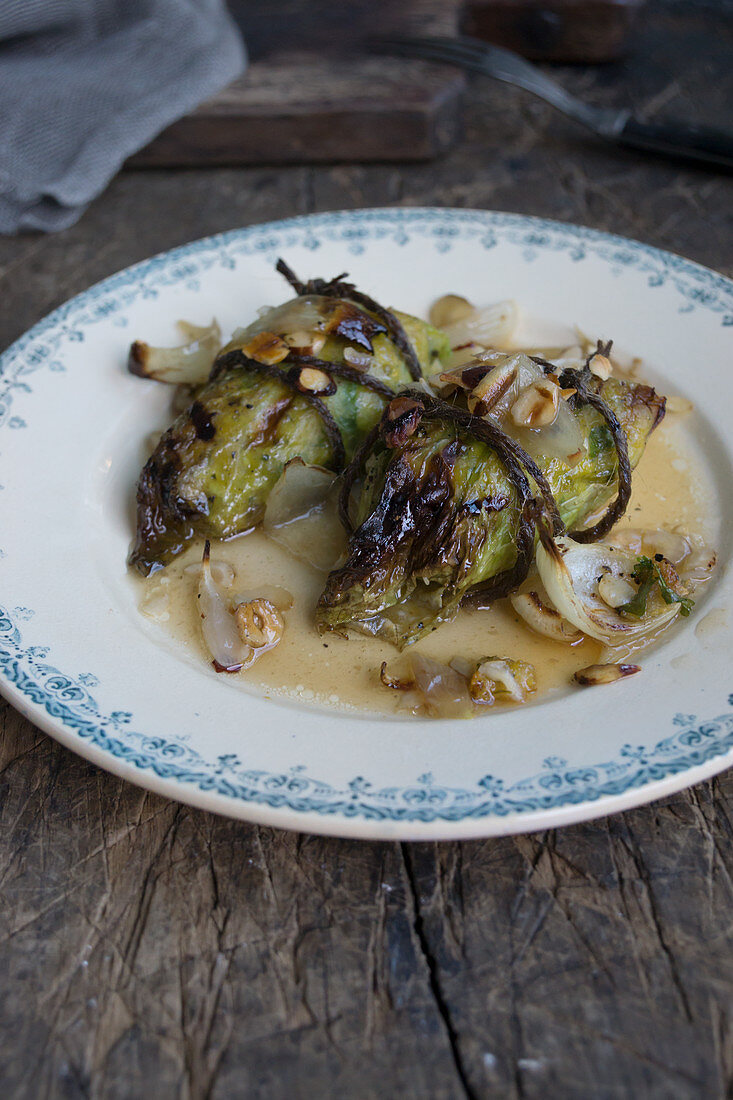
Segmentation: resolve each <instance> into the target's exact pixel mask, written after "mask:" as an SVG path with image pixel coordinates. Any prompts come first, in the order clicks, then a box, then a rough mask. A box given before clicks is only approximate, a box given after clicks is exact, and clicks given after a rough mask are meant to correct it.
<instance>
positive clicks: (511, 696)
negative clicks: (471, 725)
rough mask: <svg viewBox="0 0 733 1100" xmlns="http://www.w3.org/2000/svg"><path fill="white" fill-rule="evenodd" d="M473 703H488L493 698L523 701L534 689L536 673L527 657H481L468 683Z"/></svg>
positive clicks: (516, 701)
mask: <svg viewBox="0 0 733 1100" xmlns="http://www.w3.org/2000/svg"><path fill="white" fill-rule="evenodd" d="M468 690H469V692H470V695H471V698H472V699H473V701H474V703H483V704H484V705H485V706H491V705H492V704H493V703H494V702H499V703H506V702H513V703H523V702H524V701H525V700H526V698H527V695H528V694H529V693H531V692H533V691H536V690H537V677H536V675H535V670H534V668H533V666H532V665H530V664H528V663H527V661H513V660H510V659H508V658H504V657H484V658H482V660H480V661H479V662H478V666H477V668H476V671H475V672H474V673H473V675H472V677H471V679H470V680H469V683H468Z"/></svg>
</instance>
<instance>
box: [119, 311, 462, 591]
mask: <svg viewBox="0 0 733 1100" xmlns="http://www.w3.org/2000/svg"><path fill="white" fill-rule="evenodd" d="M384 312H385V313H386V312H387V311H384ZM396 316H398V317H399V321H400V322H401V326H402V329H403V331H404V332H405V333H406V334H407V337H408V339H409V340H410V343H411V346H412V348H413V349H414V353H415V355H416V356H417V359H418V361H419V363H420V365H421V367H422V368H423V369H425V370H428V369H431V370H435V364H436V363H437V362H438V361H439V360H440V358H441V357H445V358H446V359H447V356H448V354H449V349H448V347H447V341H446V340H445V337H444V336H443V335H442V334H441V333H440V332H439V331H438V330H437V329H435V328H433V327H432V326H431V325H428V324H427V323H425V322H422V321H419V320H417V319H416V318H414V317H410V316H408V315H406V314H398V315H396ZM410 381H411V373H410V371H409V370H408V367H407V365H406V363H405V360H404V357H403V355H402V353H401V351H400V350H399V349H398V347H397V346H396V345H395V342H394V340H393V338H392V336H391V334H390V332H389V331H388V329H387V327H386V325H385V324H384V323H383V322H382V321H381V320H380V318H379V317H376V316H374V315H373V314H372V313H371V312H370V311H369V310H367V309H365V308H364V307H362V306H360V305H357V304H355V303H353V302H351V301H349V300H347V299H342V298H337V297H334V296H328V295H316V294H307V295H304V296H301V297H298V298H296V299H294V300H293V301H290V302H286V303H285V304H284V305H282V306H278V307H276V308H274V309H272V310H270V311H268V312H266V313H265V314H263V315H262V316H261V317H259V318H258V320H257V321H255V322H254V323H253V324H252V325H250V326H249V327H248V328H246V329H240V330H238V331H237V332H236V333H235V335H234V337H233V338H232V340H231V342H230V343H229V344H228V345H227V346H226V347H225V348H224V349H222V351H221V352H220V354H219V356H218V357H217V359H216V361H215V363H214V367H213V369H212V372H211V377H210V380H209V382H208V383H207V384H206V385H204V386H203V387H202V388H200V389H199V390H198V391H197V392H196V393H195V399H194V400H193V401H192V403H191V404H190V405H189V407H188V408H187V409H186V410H185V411H184V412H183V413H182V414H181V415H180V416H179V417H178V419H177V420H176V421H175V422H174V424H173V425H172V426H171V427H170V428H169V430H168V431H167V432H166V433H165V434H164V436H163V437H162V439H161V440H160V443H159V444H158V446H157V447H156V449H155V452H154V453H153V455H152V456H151V457H150V459H149V460H148V462H147V463H146V465H145V467H144V469H143V471H142V473H141V475H140V480H139V483H138V490H137V535H136V539H135V543H134V545H133V548H132V551H131V554H130V561H131V563H132V564H133V565H135V566H136V567H137V568H138V569H139V570H140V572H142V573H144V574H148V573H151V572H153V571H154V570H156V569H158V568H160V567H162V566H163V565H165V564H166V563H167V562H169V561H170V560H171V559H172V558H173V557H174V556H175V555H176V554H178V553H179V552H180V550H181V549H182V548H183V547H184V546H185V544H186V543H187V542H188V540H189V539H191V538H192V537H193V535H195V534H198V535H203V536H206V537H216V538H229V537H231V536H232V535H236V534H239V533H241V532H243V531H246V530H248V529H250V528H251V527H253V526H254V525H255V524H257V523H259V521H260V520H261V519H262V517H263V514H264V509H265V505H266V502H267V497H268V494H269V492H270V490H271V489H272V487H273V486H274V485H275V483H276V482H277V481H278V479H279V477H280V476H281V474H282V472H283V469H284V468H285V466H286V464H287V463H288V462H290V461H291V460H292V459H294V458H296V457H298V458H302V459H303V461H304V462H306V463H308V464H310V465H320V466H325V467H327V468H328V469H331V470H335V471H338V470H340V469H341V468H342V467H343V466H344V465H345V463H346V462H348V461H349V459H350V458H351V456H352V455H353V453H354V451H355V450H356V448H357V446H358V445H359V444H360V443H361V442H362V440H363V439H364V437H365V435H366V434H367V433H368V432H369V430H370V429H371V428H372V427H373V426H374V424H375V423H377V421H378V420H379V418H380V416H381V414H382V411H383V409H384V406H385V403H386V401H387V400H388V399H389V398H390V396H391V395H392V393H393V392H394V391H395V390H397V389H399V388H401V387H402V386H404V385H405V384H406V383H408V382H410Z"/></svg>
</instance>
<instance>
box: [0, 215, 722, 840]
mask: <svg viewBox="0 0 733 1100" xmlns="http://www.w3.org/2000/svg"><path fill="white" fill-rule="evenodd" d="M415 236H419V237H422V238H426V237H427V238H429V239H430V240H431V241H432V243H433V245H434V247H435V249H436V251H437V252H438V253H441V252H446V251H448V250H449V249H450V248H452V247H453V245H454V244H455V243H456V242H457V241H460V240H462V239H466V238H467V237H470V239H471V240H473V241H476V240H478V241H479V242H480V243H481V245H482V246H483V247H484V248H485V249H487V250H490V249H493V248H494V247H496V245H497V244H498V243H499V242H503V241H506V242H509V243H511V244H514V245H519V246H521V247H522V249H523V255H524V258H525V260H527V261H528V262H531V260H532V259H534V258H535V256H536V255H538V254H539V253H540V252H546V251H548V250H550V251H553V252H563V253H565V254H566V255H567V256H569V258H570V259H571V260H572V261H573V262H574V263H582V262H583V261H584V260H586V259H588V258H590V257H596V258H600V259H602V260H603V261H605V262H606V263H608V264H610V265H611V268H612V270H618V271H619V272H621V271H623V270H624V269H628V268H633V269H635V270H637V271H639V272H641V273H642V274H643V275H645V276H646V280H647V283H648V285H649V286H650V287H652V288H653V287H660V286H672V287H673V288H674V290H675V291H676V292H677V294H678V295H679V298H680V306H679V308H680V311H681V312H690V311H692V310H695V309H703V310H706V311H709V312H712V313H714V314H716V315H718V317H719V320H720V323H721V324H722V325H733V282H731V281H730V280H729V279H726V278H725V277H724V276H722V275H718V274H716V273H715V272H712V271H708V270H707V269H705V268H703V267H700V266H698V265H697V264H694V263H691V262H690V261H688V260H685V259H683V258H682V257H679V256H674V255H672V254H670V253H665V252H661V251H659V250H658V249H655V248H652V247H650V246H648V245H643V244H640V243H638V242H634V241H628V240H625V239H623V238H620V237H614V236H612V235H610V234H605V233H600V232H598V231H596V230H592V229H585V228H582V227H579V226H572V225H563V224H561V223H558V222H551V221H546V220H543V219H537V218H528V217H524V216H522V215H516V214H498V213H489V212H483V211H464V210H441V209H437V210H430V209H428V210H421V209H405V210H393V209H388V210H362V211H355V212H345V213H333V214H317V215H311V216H307V217H303V218H295V219H292V220H288V221H283V222H274V223H269V224H267V225H262V226H255V227H252V228H250V229H244V230H233V231H231V232H229V233H224V234H221V235H219V236H217V237H211V238H207V239H204V240H201V241H196V242H194V243H192V244H189V245H185V246H183V247H182V248H178V249H175V250H174V251H172V252H169V253H165V254H163V255H160V256H155V257H153V258H152V259H150V260H146V261H144V262H143V263H141V264H138V265H136V266H135V267H132V268H128V269H126V270H125V271H122V272H120V273H118V274H117V275H113V276H112V277H111V278H109V279H106V280H105V281H104V282H102V283H99V284H97V285H96V286H94V287H92V288H91V289H90V290H88V291H86V292H85V293H83V294H81V295H79V296H78V297H77V298H74V299H72V300H71V301H70V302H67V303H66V304H65V305H63V306H61V307H60V308H59V309H57V310H56V311H54V312H53V313H51V314H50V315H49V316H48V317H46V318H44V319H43V320H42V321H40V322H39V323H38V324H37V325H36V326H34V328H32V329H31V330H30V331H29V332H28V333H27V334H26V335H25V336H23V337H21V339H20V340H18V341H17V342H16V343H15V344H14V345H13V346H12V347H11V348H10V349H9V350H8V351H7V352H5V354H4V355H3V356H2V357H0V427H4V428H9V429H11V430H12V429H17V428H22V427H25V422H24V421H23V420H22V419H21V418H19V417H14V416H12V415H11V405H12V399H13V395H14V393H16V392H19V391H22V392H30V390H31V386H30V384H29V382H28V381H27V378H28V376H29V375H31V374H33V373H35V372H37V371H38V370H40V369H42V368H47V369H49V370H52V371H63V370H64V364H63V362H62V361H61V360H60V359H59V358H57V353H58V350H59V347H60V345H61V343H62V342H63V341H64V340H72V341H73V340H78V341H82V340H83V339H84V327H85V326H88V325H90V324H94V323H95V322H97V321H100V320H103V319H109V318H110V317H111V318H112V320H113V323H124V320H125V318H124V314H123V312H122V311H123V310H124V309H125V308H126V307H127V306H129V305H130V304H132V303H133V302H134V301H136V300H137V299H139V298H141V297H145V298H155V297H157V295H158V293H159V288H160V287H163V286H172V285H177V284H181V285H184V286H185V287H186V288H187V289H190V290H196V289H197V288H198V279H199V277H200V275H201V274H202V273H203V272H205V271H207V270H208V269H209V268H211V267H212V266H214V265H217V264H218V265H221V266H223V267H228V268H233V267H235V266H236V264H237V262H238V259H239V257H245V256H249V255H257V254H264V255H265V256H266V257H267V258H269V259H272V258H274V256H275V255H276V254H277V253H279V252H281V251H283V250H286V249H288V248H292V247H296V246H297V247H306V248H309V249H311V250H313V251H316V250H317V249H318V248H319V247H320V246H321V244H322V242H323V241H339V242H342V243H344V244H345V246H346V248H347V251H349V252H351V253H352V254H354V255H358V254H359V253H360V252H363V251H364V249H365V247H366V244H367V243H368V242H372V241H375V240H384V239H389V240H391V241H392V242H394V243H397V244H398V245H406V244H408V243H409V241H410V240H411V239H412V238H413V237H415ZM32 614H33V612H32V610H29V609H25V608H15V609H14V610H13V611H12V612H11V611H7V610H5V609H2V608H0V673H2V676H3V678H4V680H5V682H6V683H7V684H8V685H12V687H13V688H14V689H15V691H16V692H18V693H20V694H21V695H22V696H24V697H25V698H26V699H27V700H28V701H29V702H30V703H33V704H36V705H37V706H39V707H41V708H42V710H43V711H44V712H45V714H46V715H48V717H49V718H50V719H52V720H53V721H54V722H60V723H63V725H64V726H65V727H66V729H68V730H70V731H72V732H73V733H74V734H76V736H78V737H79V738H80V739H81V741H83V742H86V743H89V744H92V745H94V746H95V747H96V748H97V749H100V750H102V751H104V752H106V753H108V754H110V755H111V756H112V757H114V758H115V759H116V760H118V761H120V762H122V763H124V764H127V765H131V766H132V767H134V768H137V769H142V770H145V771H150V772H152V773H154V774H155V775H156V776H158V777H159V778H160V779H166V780H174V781H176V782H182V783H186V784H192V785H194V786H195V787H197V788H198V789H199V790H201V791H204V792H212V793H216V794H218V795H223V796H224V797H226V798H230V799H235V800H238V801H243V802H247V803H253V804H259V805H264V806H268V807H270V808H272V809H288V810H294V811H296V812H299V813H316V814H325V815H343V816H345V817H347V818H357V817H359V818H364V819H366V820H371V821H375V820H381V821H385V820H386V821H394V822H424V823H428V822H434V821H447V822H459V821H466V820H471V819H473V820H475V819H480V818H485V817H488V816H496V817H506V816H507V815H509V814H517V813H519V814H527V813H532V812H537V811H543V810H551V809H560V808H564V807H570V806H576V805H578V804H580V803H583V802H593V801H597V800H598V799H600V798H604V797H607V796H612V795H620V794H623V793H625V792H627V791H630V790H633V789H635V788H639V787H643V786H645V785H647V784H649V783H653V782H656V781H658V780H661V779H665V778H667V777H669V776H673V775H677V774H679V773H681V772H684V771H687V770H688V769H690V768H693V767H696V766H699V765H703V764H706V763H707V762H708V761H710V760H711V759H713V758H714V757H716V756H721V755H723V754H725V753H727V752H729V751H730V750H731V749H733V710H730V709H728V710H726V711H725V712H724V713H722V714H721V715H719V716H718V717H715V718H711V719H709V720H705V721H701V720H700V719H698V718H697V717H696V716H695V715H685V714H678V715H676V716H675V717H674V718H673V720H672V725H673V732H672V733H670V735H669V736H667V737H665V738H663V739H662V740H660V741H658V742H657V743H656V744H655V745H654V746H653V747H651V748H645V747H643V746H633V745H625V746H623V747H622V749H621V750H620V753H619V755H618V756H617V757H616V758H615V759H613V760H609V761H605V762H603V763H600V764H594V765H592V766H588V767H570V766H568V764H567V762H566V761H564V760H561V759H559V758H557V757H549V758H548V759H547V760H546V761H545V762H544V765H545V766H544V769H543V770H542V771H541V772H540V773H538V774H536V775H532V776H530V777H528V778H526V779H522V780H521V781H519V782H516V783H513V784H505V782H504V781H503V780H502V779H500V778H497V777H494V776H491V775H486V776H483V777H482V778H480V779H479V780H478V781H477V783H476V785H475V787H474V788H473V789H467V788H452V787H446V786H442V785H440V784H437V783H436V782H435V781H434V780H433V777H432V776H431V775H422V776H419V777H418V778H417V779H416V781H415V783H414V784H412V785H410V786H408V787H382V788H375V787H374V786H373V785H372V784H371V783H369V782H368V781H367V780H366V779H364V778H362V777H360V776H357V777H355V778H354V779H352V780H351V782H349V783H348V784H346V786H345V787H343V788H337V787H334V786H332V785H331V784H329V783H325V782H323V781H321V780H318V779H316V778H313V777H311V776H309V775H307V774H306V771H305V769H304V768H303V767H295V768H292V769H291V770H290V771H288V772H287V773H281V774H272V773H267V772H262V771H253V770H251V769H248V768H247V767H246V765H245V764H243V763H242V761H241V760H240V759H239V758H238V757H237V756H235V755H227V756H220V757H219V758H218V759H217V760H216V761H207V760H204V759H203V758H202V757H201V755H200V754H199V753H198V752H196V750H194V749H192V748H191V747H190V746H188V745H184V744H182V743H180V742H177V741H169V740H167V739H166V738H163V737H152V736H149V735H146V734H143V733H140V732H137V731H136V730H135V729H134V724H133V723H134V720H133V715H132V714H130V713H129V712H126V711H121V710H120V711H113V712H112V713H110V714H104V713H102V712H101V711H100V708H99V706H98V704H97V702H96V700H95V698H94V696H93V695H92V694H91V691H90V688H92V687H94V686H95V684H96V682H97V681H96V678H95V677H94V675H93V674H91V673H87V674H85V675H81V676H76V677H73V676H69V675H67V674H66V673H64V672H61V671H60V670H58V669H57V668H55V667H54V666H53V665H52V664H49V663H48V661H47V657H48V652H47V650H46V649H44V648H42V647H37V646H30V647H28V646H27V645H26V644H24V642H23V636H22V632H21V628H20V626H19V623H20V622H21V621H23V620H25V619H28V618H30V617H31V616H32ZM721 702H722V700H721ZM726 702H727V705H728V707H729V708H731V707H733V695H729V696H728V697H727V700H726Z"/></svg>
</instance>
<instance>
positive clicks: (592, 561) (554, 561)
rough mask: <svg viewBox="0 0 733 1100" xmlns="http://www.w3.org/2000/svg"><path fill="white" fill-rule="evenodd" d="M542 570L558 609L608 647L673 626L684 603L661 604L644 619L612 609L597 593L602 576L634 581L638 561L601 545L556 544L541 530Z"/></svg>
mask: <svg viewBox="0 0 733 1100" xmlns="http://www.w3.org/2000/svg"><path fill="white" fill-rule="evenodd" d="M539 531H540V543H539V545H538V547H537V557H536V560H537V568H538V570H539V574H540V577H541V578H542V583H543V584H544V586H545V589H546V590H547V595H548V596H549V598H550V600H551V601H552V603H553V605H554V606H555V608H556V610H557V611H558V612H559V613H560V614H561V615H562V616H564V618H566V619H567V620H568V622H570V623H572V624H573V625H574V626H576V627H577V628H578V630H582V632H583V633H584V634H587V635H588V636H589V637H591V638H596V639H597V640H598V641H599V642H605V643H606V644H607V645H610V646H613V645H621V644H623V643H624V642H627V641H632V640H634V641H635V640H637V639H639V638H642V637H643V636H644V635H645V634H649V633H650V632H651V631H655V630H658V629H659V628H660V627H662V626H664V625H666V624H667V623H669V622H671V620H672V619H673V618H674V617H675V615H676V614H677V612H678V610H679V604H676V603H675V604H670V605H668V604H664V603H662V604H661V606H659V605H656V606H655V608H654V609H652V610H650V611H649V612H648V613H646V614H645V615H644V616H643V618H635V617H633V616H631V615H626V614H625V613H624V612H623V611H617V610H616V609H615V608H614V607H610V606H609V605H608V604H607V603H606V601H605V600H604V599H603V598H602V596H601V595H600V593H599V591H598V582H599V580H600V578H601V577H604V576H608V575H609V574H610V575H611V576H614V577H618V578H622V579H624V580H630V579H631V577H632V575H633V572H634V568H635V566H636V561H637V559H636V558H635V557H634V556H633V555H632V554H628V553H625V552H624V551H622V550H616V549H614V548H613V547H611V546H605V545H603V544H602V543H595V544H593V545H592V546H585V545H582V544H580V543H578V542H574V541H573V540H572V539H570V538H558V539H553V538H552V537H551V535H550V534H549V532H548V531H547V529H546V526H545V525H544V524H543V523H540V525H539Z"/></svg>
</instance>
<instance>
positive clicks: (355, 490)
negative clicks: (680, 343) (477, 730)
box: [316, 349, 664, 648]
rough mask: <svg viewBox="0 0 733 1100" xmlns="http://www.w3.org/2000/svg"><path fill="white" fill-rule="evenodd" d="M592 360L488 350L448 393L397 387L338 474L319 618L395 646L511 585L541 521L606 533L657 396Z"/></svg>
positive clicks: (524, 569)
mask: <svg viewBox="0 0 733 1100" xmlns="http://www.w3.org/2000/svg"><path fill="white" fill-rule="evenodd" d="M601 350H607V349H601ZM599 355H600V351H599ZM603 358H604V359H605V356H604V357H603ZM590 364H591V357H589V362H587V363H586V365H585V366H584V367H583V368H582V369H580V370H578V369H567V370H565V371H564V372H562V373H561V374H560V375H559V376H558V375H557V374H556V373H555V367H554V366H553V364H551V363H548V362H546V361H544V360H542V359H533V358H530V357H529V356H527V355H523V354H515V355H511V354H496V353H495V354H493V355H491V354H490V355H486V356H484V357H483V360H482V361H481V362H480V363H478V364H474V365H472V366H469V367H468V368H466V369H465V370H462V371H457V372H453V374H450V373H449V374H444V375H443V380H444V382H445V383H447V384H448V385H449V386H450V385H452V386H453V388H454V392H453V393H452V394H450V395H449V396H448V398H447V399H445V398H443V399H441V398H439V397H437V396H433V395H430V394H427V393H425V392H422V391H420V390H418V389H414V388H413V389H409V388H408V389H407V390H406V391H405V392H404V393H403V394H402V395H400V396H398V397H396V398H395V399H393V400H392V401H391V402H390V404H389V405H388V407H387V409H386V410H385V412H384V414H383V416H382V418H381V420H380V422H379V424H378V425H377V426H376V427H375V428H374V429H373V430H372V432H371V433H370V435H369V437H368V439H367V440H366V442H365V444H364V445H363V447H362V449H361V450H360V452H359V453H358V455H357V456H356V458H355V460H354V462H353V463H352V465H351V466H350V468H349V470H347V472H346V475H345V480H344V489H343V492H342V515H343V517H344V521H345V523H346V524H347V525H348V527H349V528H350V529H351V534H350V539H349V546H348V556H347V560H346V561H345V562H344V564H343V565H341V566H340V568H338V569H336V570H335V571H334V572H332V573H331V574H330V576H329V577H328V581H327V584H326V587H325V591H324V592H323V594H322V596H321V599H320V601H319V604H318V608H317V612H316V621H317V626H318V628H319V629H320V630H321V631H325V630H336V631H340V632H348V631H349V630H351V629H357V630H359V631H362V632H365V633H370V634H375V635H379V636H381V637H385V638H387V639H389V640H390V641H392V642H394V643H395V644H396V645H397V646H398V647H399V648H402V647H403V646H405V645H408V644H409V643H411V642H414V641H416V640H417V639H419V638H420V637H422V636H423V635H424V634H426V633H428V632H429V631H431V630H434V629H435V628H436V626H438V625H439V624H440V623H441V622H444V621H446V620H449V619H451V618H453V616H454V615H455V613H456V611H457V610H458V607H459V606H460V605H461V604H464V605H467V604H470V605H473V606H475V607H486V606H488V605H489V604H491V603H492V602H493V601H494V600H496V599H498V598H499V597H501V596H506V595H508V594H509V593H510V592H512V591H513V590H515V589H516V588H517V587H518V586H519V584H520V583H521V582H522V581H523V580H524V578H525V577H526V575H527V573H528V571H529V568H530V564H531V562H532V559H533V558H534V553H535V543H536V538H537V531H538V529H539V530H541V531H545V532H546V533H547V536H548V538H550V539H551V538H552V537H553V536H557V535H560V534H562V533H563V532H564V531H565V529H566V528H567V529H569V530H570V531H571V532H572V535H571V537H572V538H573V539H575V540H576V541H578V542H590V541H594V540H596V539H599V538H601V537H602V536H603V535H605V534H606V533H607V532H608V531H609V530H610V529H611V527H612V525H613V524H614V522H615V521H616V519H617V518H618V517H619V516H620V515H621V514H622V513H623V511H624V510H625V508H626V504H627V502H628V499H629V494H630V487H631V468H632V467H634V466H635V465H636V463H637V462H638V460H639V458H640V457H641V454H642V451H643V450H644V445H645V443H646V440H647V438H648V436H649V434H650V432H651V431H652V430H653V428H654V427H655V426H656V425H657V424H658V423H659V421H660V420H661V418H662V417H663V415H664V398H662V397H660V396H658V395H657V394H656V393H655V391H654V390H653V389H651V388H650V387H649V386H645V385H639V384H636V383H634V382H632V381H626V380H623V379H617V378H612V377H607V378H605V379H602V378H601V377H600V376H599V375H598V374H595V373H593V371H592V369H591V365H590ZM601 373H605V372H601ZM487 406H488V408H487ZM471 409H472V411H470V410H471ZM600 509H605V511H604V514H603V515H602V516H601V517H600V518H592V517H594V513H595V514H597V513H598V512H599V510H600ZM589 519H591V523H590V525H589V526H584V525H585V524H586V523H587V521H588V520H589Z"/></svg>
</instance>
